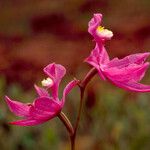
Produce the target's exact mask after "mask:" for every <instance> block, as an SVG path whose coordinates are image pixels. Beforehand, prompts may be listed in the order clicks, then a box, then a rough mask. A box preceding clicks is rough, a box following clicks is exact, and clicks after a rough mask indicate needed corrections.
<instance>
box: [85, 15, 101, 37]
mask: <svg viewBox="0 0 150 150" xmlns="http://www.w3.org/2000/svg"><path fill="white" fill-rule="evenodd" d="M101 20H102V14H99V13H97V14H94V16H93V18H92V19H91V20H90V21H89V24H88V26H89V27H88V32H89V33H90V34H91V35H93V36H95V35H96V29H97V27H98V26H99V25H100V24H101Z"/></svg>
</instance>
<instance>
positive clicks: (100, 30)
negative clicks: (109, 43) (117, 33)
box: [96, 26, 113, 40]
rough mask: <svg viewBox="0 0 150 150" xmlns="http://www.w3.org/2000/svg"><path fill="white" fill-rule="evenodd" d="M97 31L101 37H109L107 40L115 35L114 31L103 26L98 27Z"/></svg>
mask: <svg viewBox="0 0 150 150" xmlns="http://www.w3.org/2000/svg"><path fill="white" fill-rule="evenodd" d="M96 33H97V35H98V36H99V37H101V38H103V39H107V40H109V39H111V38H112V36H113V32H112V31H110V30H108V29H105V28H104V27H102V26H98V28H97V29H96Z"/></svg>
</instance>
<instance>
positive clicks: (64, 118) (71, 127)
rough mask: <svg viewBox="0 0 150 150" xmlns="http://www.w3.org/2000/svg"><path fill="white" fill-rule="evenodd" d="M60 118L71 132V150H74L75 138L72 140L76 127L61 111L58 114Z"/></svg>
mask: <svg viewBox="0 0 150 150" xmlns="http://www.w3.org/2000/svg"><path fill="white" fill-rule="evenodd" d="M58 118H59V119H60V120H61V121H62V123H63V124H64V125H65V127H66V129H67V131H68V133H69V137H70V142H71V150H74V149H73V145H74V144H73V140H72V136H73V135H74V129H73V126H72V124H71V122H70V121H69V119H68V118H67V116H66V115H65V114H64V113H63V112H60V113H59V114H58Z"/></svg>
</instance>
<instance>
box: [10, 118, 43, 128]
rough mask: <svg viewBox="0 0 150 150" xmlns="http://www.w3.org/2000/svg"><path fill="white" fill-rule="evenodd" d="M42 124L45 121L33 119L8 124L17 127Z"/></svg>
mask: <svg viewBox="0 0 150 150" xmlns="http://www.w3.org/2000/svg"><path fill="white" fill-rule="evenodd" d="M44 122H45V120H35V119H31V118H27V119H23V120H18V121H14V122H10V124H12V125H18V126H34V125H39V124H42V123H44Z"/></svg>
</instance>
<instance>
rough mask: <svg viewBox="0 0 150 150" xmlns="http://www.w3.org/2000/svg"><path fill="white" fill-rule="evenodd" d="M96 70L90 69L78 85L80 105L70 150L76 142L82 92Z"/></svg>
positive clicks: (73, 149)
mask: <svg viewBox="0 0 150 150" xmlns="http://www.w3.org/2000/svg"><path fill="white" fill-rule="evenodd" d="M96 73H97V70H96V69H95V68H92V69H91V70H90V71H89V72H88V73H87V75H86V76H85V78H84V79H83V80H82V81H80V83H79V84H78V86H79V88H80V104H79V110H78V115H77V120H76V123H75V126H74V133H73V135H72V138H71V143H72V149H71V150H75V141H76V134H77V129H78V127H79V122H80V119H81V113H82V107H83V98H84V91H85V88H86V86H87V84H88V83H89V82H90V80H91V79H92V78H93V77H94V76H95V75H96Z"/></svg>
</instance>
